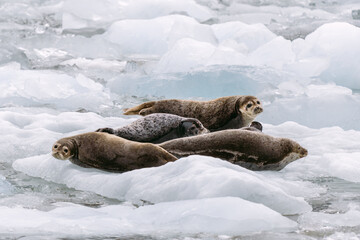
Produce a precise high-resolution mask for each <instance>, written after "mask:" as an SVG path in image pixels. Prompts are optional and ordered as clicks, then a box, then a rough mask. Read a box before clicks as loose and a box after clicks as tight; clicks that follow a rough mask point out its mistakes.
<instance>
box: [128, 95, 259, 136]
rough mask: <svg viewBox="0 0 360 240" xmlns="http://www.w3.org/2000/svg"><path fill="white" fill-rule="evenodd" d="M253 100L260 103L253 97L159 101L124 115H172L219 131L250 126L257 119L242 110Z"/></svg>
mask: <svg viewBox="0 0 360 240" xmlns="http://www.w3.org/2000/svg"><path fill="white" fill-rule="evenodd" d="M251 100H253V101H258V100H257V98H256V97H253V96H230V97H221V98H217V99H214V100H211V101H191V100H178V99H169V100H159V101H151V102H146V103H143V104H140V105H138V106H136V107H133V108H129V109H126V110H125V112H124V114H125V115H134V114H140V115H142V116H146V115H148V114H151V113H171V114H176V115H179V116H182V117H189V118H196V119H198V120H199V121H200V122H201V123H202V124H203V125H204V127H206V128H207V129H209V130H210V131H219V130H223V129H234V128H241V127H247V126H249V124H250V123H251V122H252V121H253V120H254V118H255V117H248V116H247V115H245V114H244V113H242V112H241V111H240V108H241V107H244V104H247V102H248V101H251ZM261 111H262V108H261Z"/></svg>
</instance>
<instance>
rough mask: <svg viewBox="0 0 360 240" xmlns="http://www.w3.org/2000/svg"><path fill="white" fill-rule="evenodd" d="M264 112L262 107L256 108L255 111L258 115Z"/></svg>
mask: <svg viewBox="0 0 360 240" xmlns="http://www.w3.org/2000/svg"><path fill="white" fill-rule="evenodd" d="M263 111H264V109H263V108H262V107H260V106H258V107H256V108H255V109H254V112H255V113H256V114H259V113H262V112H263Z"/></svg>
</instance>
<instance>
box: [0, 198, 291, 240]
mask: <svg viewBox="0 0 360 240" xmlns="http://www.w3.org/2000/svg"><path fill="white" fill-rule="evenodd" d="M58 205H60V204H58ZM62 205H63V206H59V207H58V208H56V209H54V210H51V211H48V212H42V211H38V210H31V209H24V208H20V207H15V208H7V207H0V210H1V213H2V214H1V216H0V222H1V223H2V224H1V225H0V231H1V232H9V230H10V229H11V231H16V232H17V233H18V234H31V233H34V232H36V233H37V234H40V233H41V234H59V233H60V234H61V235H63V234H65V235H68V236H73V235H75V236H76V235H81V236H83V237H84V236H88V235H90V236H91V235H96V234H100V235H108V234H111V235H113V234H116V235H127V234H152V233H154V232H157V233H159V232H160V233H162V234H170V235H174V234H179V233H182V234H183V233H187V234H189V233H199V232H202V233H212V234H232V235H237V234H242V233H247V232H253V231H266V230H273V231H291V230H293V229H294V227H296V225H297V224H296V223H295V222H293V221H291V220H289V219H287V218H285V217H283V216H281V215H280V214H279V213H277V212H275V211H273V210H271V209H269V208H266V207H265V206H263V205H261V204H255V203H251V202H248V201H245V200H242V199H239V198H231V197H226V198H212V199H201V200H188V201H178V202H170V203H159V204H156V205H152V206H143V207H139V208H134V207H130V206H122V205H117V206H108V207H102V208H99V209H92V208H88V207H83V206H79V205H74V204H62ZM139 226H141V228H139Z"/></svg>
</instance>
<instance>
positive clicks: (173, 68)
mask: <svg viewBox="0 0 360 240" xmlns="http://www.w3.org/2000/svg"><path fill="white" fill-rule="evenodd" d="M215 50H216V47H215V46H214V45H212V44H210V43H207V42H200V41H196V40H193V39H190V38H183V39H181V40H179V41H177V42H176V43H175V45H174V46H173V47H172V48H171V50H170V51H168V52H167V53H166V54H164V56H163V57H162V58H161V59H160V61H159V63H158V65H157V67H156V68H155V72H188V71H190V70H192V69H195V68H198V67H202V66H204V63H205V62H207V61H208V59H209V58H210V57H211V56H212V55H213V54H214V52H215Z"/></svg>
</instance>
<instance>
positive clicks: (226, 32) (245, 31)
mask: <svg viewBox="0 0 360 240" xmlns="http://www.w3.org/2000/svg"><path fill="white" fill-rule="evenodd" d="M211 27H212V29H213V31H214V34H215V36H216V38H217V39H218V41H219V43H220V44H224V45H228V44H229V40H232V42H231V43H232V47H233V48H234V49H236V50H238V51H241V50H242V51H243V53H248V52H252V51H254V50H255V49H257V48H258V47H260V46H262V45H264V44H265V43H267V42H269V41H270V40H272V39H274V38H275V37H276V35H275V34H274V33H272V32H271V31H270V30H269V29H268V28H266V27H265V26H264V25H263V24H253V25H248V24H245V23H242V22H238V21H237V22H227V23H221V24H214V25H212V26H211ZM234 43H236V44H237V47H236V46H235V45H234ZM244 46H245V47H246V49H244Z"/></svg>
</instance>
